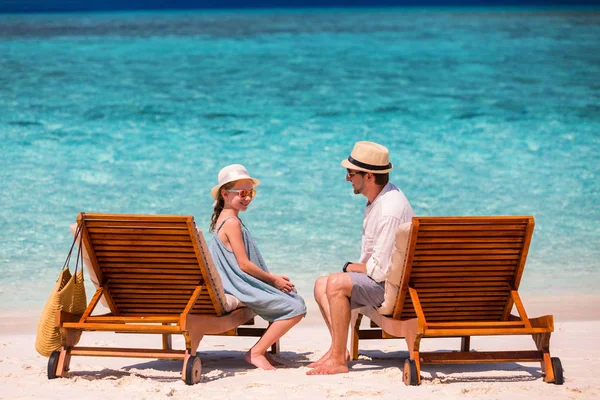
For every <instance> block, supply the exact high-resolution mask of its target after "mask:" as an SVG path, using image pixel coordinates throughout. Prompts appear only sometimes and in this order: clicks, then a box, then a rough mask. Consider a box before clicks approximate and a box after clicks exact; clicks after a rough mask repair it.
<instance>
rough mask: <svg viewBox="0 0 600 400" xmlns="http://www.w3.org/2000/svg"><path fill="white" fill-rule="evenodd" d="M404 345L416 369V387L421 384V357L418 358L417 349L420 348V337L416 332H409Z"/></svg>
mask: <svg viewBox="0 0 600 400" xmlns="http://www.w3.org/2000/svg"><path fill="white" fill-rule="evenodd" d="M405 340H406V345H407V347H408V353H409V356H410V359H411V360H414V361H415V366H416V367H417V385H420V384H421V357H420V356H419V348H420V346H421V335H418V334H417V333H416V332H412V330H411V331H409V332H407V333H406V337H405Z"/></svg>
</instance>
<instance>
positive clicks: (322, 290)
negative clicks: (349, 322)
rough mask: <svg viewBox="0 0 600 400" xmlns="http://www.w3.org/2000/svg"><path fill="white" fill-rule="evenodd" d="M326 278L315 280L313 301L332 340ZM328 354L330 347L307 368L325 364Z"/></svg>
mask: <svg viewBox="0 0 600 400" xmlns="http://www.w3.org/2000/svg"><path fill="white" fill-rule="evenodd" d="M328 278H329V277H328V276H322V277H320V278H318V279H317V281H316V282H315V291H314V294H315V300H316V301H317V304H318V305H319V310H320V311H321V315H322V316H323V319H324V320H325V324H326V325H327V329H329V335H330V336H331V338H332V339H333V332H332V331H331V313H330V311H329V300H328V299H327V293H326V290H327V279H328ZM330 354H331V346H330V347H329V350H327V352H326V353H325V354H324V355H323V356H322V357H321V358H320V359H319V360H318V361H315V362H313V363H310V364H308V365H307V367H309V368H314V367H317V366H319V365H321V364H322V363H323V362H325V361H327V360H328V359H329V356H330Z"/></svg>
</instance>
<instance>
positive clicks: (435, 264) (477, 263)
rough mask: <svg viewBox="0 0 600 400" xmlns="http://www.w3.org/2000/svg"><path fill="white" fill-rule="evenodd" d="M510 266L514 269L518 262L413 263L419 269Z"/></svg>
mask: <svg viewBox="0 0 600 400" xmlns="http://www.w3.org/2000/svg"><path fill="white" fill-rule="evenodd" d="M502 265H506V266H512V267H513V268H515V267H516V266H517V265H518V260H490V261H486V260H467V261H465V260H460V261H452V260H449V261H441V260H436V261H415V262H413V268H421V267H451V266H457V267H461V266H463V267H464V266H473V267H476V266H502Z"/></svg>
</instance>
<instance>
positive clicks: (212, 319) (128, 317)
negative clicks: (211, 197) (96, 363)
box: [48, 213, 279, 385]
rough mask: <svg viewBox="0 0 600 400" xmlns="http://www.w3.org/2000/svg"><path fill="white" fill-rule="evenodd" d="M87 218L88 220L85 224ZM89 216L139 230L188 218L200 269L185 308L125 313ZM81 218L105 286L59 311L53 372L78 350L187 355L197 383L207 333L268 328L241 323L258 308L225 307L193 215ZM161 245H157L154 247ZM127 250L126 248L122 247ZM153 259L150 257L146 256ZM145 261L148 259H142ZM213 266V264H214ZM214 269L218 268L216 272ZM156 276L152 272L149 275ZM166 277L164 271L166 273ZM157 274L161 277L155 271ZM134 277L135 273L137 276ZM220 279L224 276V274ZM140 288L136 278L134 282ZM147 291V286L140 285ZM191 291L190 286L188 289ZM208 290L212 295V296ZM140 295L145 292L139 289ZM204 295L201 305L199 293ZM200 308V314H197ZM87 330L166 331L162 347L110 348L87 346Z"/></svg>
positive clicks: (187, 375)
mask: <svg viewBox="0 0 600 400" xmlns="http://www.w3.org/2000/svg"><path fill="white" fill-rule="evenodd" d="M84 221H86V223H85V224H84ZM90 221H104V222H105V223H106V224H107V226H115V228H114V229H117V228H118V229H121V231H122V230H123V229H124V228H127V224H128V223H132V224H133V225H134V226H133V227H132V228H131V233H135V232H136V231H138V232H139V230H140V229H152V228H153V227H156V226H158V225H159V224H158V223H157V222H156V221H160V223H167V224H169V223H173V224H180V225H181V224H185V226H186V227H187V230H185V232H187V234H189V235H190V237H191V244H192V245H193V249H194V254H195V258H196V260H197V261H198V268H199V272H200V274H201V276H200V279H199V280H198V283H197V285H196V286H195V287H194V289H193V293H192V294H191V295H190V296H189V298H188V300H187V303H186V305H185V308H184V309H183V310H180V311H181V312H178V313H173V312H171V313H164V312H161V311H159V310H157V311H155V312H153V311H152V310H150V311H148V312H144V313H140V314H139V315H136V313H135V312H133V313H131V312H128V313H127V312H126V313H124V314H125V315H123V313H122V312H121V310H120V309H119V308H118V307H117V304H116V301H114V299H113V294H112V291H111V279H109V278H107V277H106V276H105V274H103V268H102V266H103V265H102V263H101V262H100V261H99V257H97V256H96V251H95V249H94V245H93V241H92V238H91V235H90V232H89V230H88V229H87V225H88V224H89V222H90ZM77 223H78V225H79V226H82V225H83V226H82V230H81V231H82V235H83V243H84V246H85V248H86V249H87V250H88V255H89V257H90V260H91V263H92V268H93V270H94V272H95V274H96V277H97V279H98V282H101V283H100V286H99V287H98V288H97V289H96V292H95V294H94V295H93V297H92V299H91V300H90V302H89V304H88V306H87V308H86V310H85V311H84V313H83V314H82V315H74V314H70V313H67V312H62V311H59V312H57V315H56V326H57V328H58V329H59V330H60V333H61V336H62V348H61V349H60V350H58V351H55V352H54V353H53V354H52V355H51V356H50V358H49V361H48V377H49V378H50V379H53V378H57V377H66V376H67V375H68V371H69V364H70V360H71V357H73V356H89V357H135V358H156V359H174V360H183V368H182V376H181V379H182V380H183V381H184V382H186V383H187V384H190V385H191V384H195V383H198V382H199V381H200V374H201V363H200V359H199V357H198V355H197V348H198V346H199V344H200V342H201V340H202V338H203V337H204V335H223V336H255V337H260V336H262V335H263V334H264V332H265V330H266V328H253V327H247V326H242V325H253V324H254V317H255V314H254V312H252V311H251V310H250V309H249V308H247V307H241V308H237V309H235V310H233V311H231V312H226V311H225V309H224V305H223V301H222V299H220V298H219V296H218V295H217V293H216V288H215V287H214V283H212V282H214V277H212V278H211V276H210V274H211V272H209V271H210V268H208V264H209V263H210V264H212V259H211V257H210V254H209V252H208V249H207V246H206V242H205V241H204V238H203V236H202V234H201V232H199V231H198V230H197V229H196V225H195V223H194V219H193V217H191V216H149V215H118V214H86V213H80V214H79V215H78V217H77ZM104 229H105V231H106V233H105V236H110V235H111V232H113V233H114V229H113V228H104ZM154 251H156V249H154ZM118 254H119V255H120V256H123V253H118ZM145 260H147V261H151V259H145ZM138 261H139V262H142V261H143V260H141V261H140V260H138ZM212 268H214V267H212ZM212 273H213V274H214V273H215V272H214V271H213V272H212ZM147 276H151V277H152V275H147ZM161 277H163V278H164V277H165V276H164V275H161ZM153 279H160V277H156V276H155V277H154V278H153ZM134 280H135V279H134ZM219 281H220V279H219ZM132 287H133V288H134V289H132V290H133V291H134V292H135V291H136V289H135V283H134V284H133V285H132ZM139 291H140V292H143V290H139ZM188 292H189V290H188ZM207 295H208V297H207ZM140 296H141V295H140ZM102 297H104V298H105V299H106V302H107V305H108V308H109V309H110V312H109V313H107V314H103V315H92V314H93V312H94V310H95V309H96V306H97V305H98V303H99V301H100V299H101V298H102ZM201 297H203V298H204V299H209V300H205V301H204V304H203V305H200V299H201ZM198 312H200V314H198ZM84 331H102V332H115V333H134V334H157V335H161V336H162V348H159V349H138V348H106V347H82V346H77V345H76V344H77V342H78V341H79V338H80V336H81V334H82V333H83V332H84ZM171 335H182V336H183V338H184V341H185V350H174V349H173V348H172V344H171ZM278 352H279V341H277V342H276V343H275V344H274V345H273V346H272V347H271V353H274V354H277V353H278Z"/></svg>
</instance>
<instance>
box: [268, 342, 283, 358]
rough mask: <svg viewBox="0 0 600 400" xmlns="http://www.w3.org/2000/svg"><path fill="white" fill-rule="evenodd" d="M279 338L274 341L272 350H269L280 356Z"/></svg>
mask: <svg viewBox="0 0 600 400" xmlns="http://www.w3.org/2000/svg"><path fill="white" fill-rule="evenodd" d="M279 350H280V348H279V340H277V341H276V342H275V343H273V344H272V345H271V350H270V351H269V353H271V354H273V355H274V356H278V355H279Z"/></svg>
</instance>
